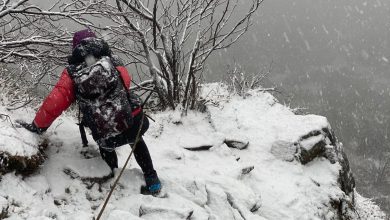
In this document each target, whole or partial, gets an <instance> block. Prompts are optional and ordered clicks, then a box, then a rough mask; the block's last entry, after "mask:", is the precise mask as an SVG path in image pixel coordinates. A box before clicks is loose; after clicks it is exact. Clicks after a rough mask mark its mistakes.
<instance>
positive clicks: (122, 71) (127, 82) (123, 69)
mask: <svg viewBox="0 0 390 220" xmlns="http://www.w3.org/2000/svg"><path fill="white" fill-rule="evenodd" d="M116 69H117V70H118V71H119V73H120V74H121V77H122V79H123V82H124V83H125V85H126V88H127V89H130V82H131V75H130V73H129V72H128V71H127V69H126V67H124V66H117V67H116Z"/></svg>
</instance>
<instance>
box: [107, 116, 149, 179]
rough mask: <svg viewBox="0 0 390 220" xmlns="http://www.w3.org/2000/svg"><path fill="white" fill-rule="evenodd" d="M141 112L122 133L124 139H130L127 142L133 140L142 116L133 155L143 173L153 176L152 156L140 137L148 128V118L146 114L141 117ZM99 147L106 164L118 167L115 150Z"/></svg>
mask: <svg viewBox="0 0 390 220" xmlns="http://www.w3.org/2000/svg"><path fill="white" fill-rule="evenodd" d="M142 114H143V113H140V114H138V115H137V116H135V117H134V124H133V126H132V127H131V129H129V130H128V131H126V132H125V133H124V134H123V138H124V139H126V140H131V141H129V142H135V139H136V137H137V133H138V131H139V129H140V126H141V119H142V118H143V124H142V128H141V130H140V139H139V141H138V143H137V146H136V148H135V150H134V156H135V160H136V161H137V163H138V165H139V166H140V167H141V169H142V171H143V173H144V175H145V176H154V175H156V171H155V170H154V168H153V162H152V158H151V157H150V153H149V150H148V147H147V146H146V143H145V141H144V139H143V138H142V135H143V134H144V133H145V132H146V131H147V130H148V128H149V120H148V118H147V117H146V116H144V117H142ZM130 146H131V147H134V144H133V143H131V144H130ZM99 149H100V155H101V156H102V158H103V159H104V160H105V161H106V163H107V164H108V166H110V167H111V169H113V168H118V157H117V155H116V152H115V150H112V151H109V150H107V149H104V148H99Z"/></svg>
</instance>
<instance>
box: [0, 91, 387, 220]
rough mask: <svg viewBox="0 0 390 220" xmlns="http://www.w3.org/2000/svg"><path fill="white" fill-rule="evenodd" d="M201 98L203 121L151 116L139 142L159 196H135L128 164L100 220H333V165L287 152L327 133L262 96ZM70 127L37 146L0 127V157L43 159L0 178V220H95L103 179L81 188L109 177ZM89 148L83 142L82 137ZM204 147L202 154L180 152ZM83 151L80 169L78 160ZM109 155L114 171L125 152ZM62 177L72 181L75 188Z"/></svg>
mask: <svg viewBox="0 0 390 220" xmlns="http://www.w3.org/2000/svg"><path fill="white" fill-rule="evenodd" d="M204 93H205V94H204V96H205V97H206V98H207V99H208V100H210V102H209V103H208V112H207V113H199V112H189V113H188V114H187V116H182V115H181V111H179V110H178V111H166V112H161V113H156V114H153V115H152V118H154V119H155V120H156V122H154V123H153V122H151V126H150V128H149V131H148V132H147V133H146V136H145V141H146V143H147V145H148V146H149V149H150V151H151V155H152V158H153V161H154V165H155V168H156V170H157V172H158V174H159V176H160V179H161V180H162V183H163V187H164V192H165V193H166V196H164V197H162V198H158V197H152V196H146V195H142V194H140V193H139V190H140V186H141V185H142V184H143V175H142V172H141V170H140V168H139V167H138V165H137V164H136V162H135V160H134V159H132V161H131V164H130V166H128V167H127V169H126V171H125V173H124V176H122V178H121V180H120V182H119V186H117V188H116V190H115V191H114V194H113V197H112V198H111V200H110V202H109V204H108V206H107V208H106V210H105V212H104V215H103V219H113V220H115V219H117V220H122V219H123V220H124V219H126V220H127V219H170V220H171V219H172V220H174V219H193V220H195V219H205V220H206V219H220V220H225V219H226V220H229V219H259V220H261V219H263V220H264V219H269V220H281V219H283V220H284V219H297V220H305V219H307V220H309V219H337V217H338V216H337V214H338V213H337V210H335V209H334V208H332V204H331V201H340V200H341V199H342V198H345V197H346V195H345V193H344V192H343V191H342V190H341V188H340V186H339V183H338V175H339V170H340V164H338V163H335V164H331V163H330V162H329V160H327V159H325V158H315V159H314V160H312V161H311V162H309V163H307V164H305V165H302V164H301V163H300V162H299V161H298V160H297V159H294V154H295V153H296V151H294V150H291V149H289V147H291V146H292V145H291V144H293V143H295V142H297V141H299V140H300V139H301V138H302V136H304V135H307V134H309V133H310V132H312V131H316V130H321V129H323V128H327V127H329V124H328V122H327V120H326V118H324V117H321V116H316V115H295V114H294V113H293V112H292V111H291V110H290V109H289V108H287V107H285V106H283V105H281V104H279V103H277V102H276V100H275V99H274V97H273V96H272V95H270V94H268V93H261V92H252V93H251V95H250V96H247V97H246V98H242V97H238V96H229V95H228V92H227V91H226V89H225V88H223V87H220V86H218V85H217V84H213V85H209V86H208V89H207V91H205V92H204ZM0 113H3V114H8V115H10V116H11V118H12V120H15V119H18V118H21V119H24V120H27V121H31V120H32V118H33V117H34V114H33V111H31V110H18V111H14V112H9V111H7V110H6V109H5V108H4V107H0ZM75 123H76V121H75V120H74V119H73V118H72V117H70V116H66V114H65V115H63V116H62V117H60V118H59V119H57V120H56V121H55V123H54V124H53V125H52V126H51V128H50V129H49V130H48V131H47V132H46V133H45V134H44V135H43V137H40V138H38V137H36V136H35V135H31V134H28V133H26V131H25V130H23V129H22V128H13V127H12V126H11V125H10V123H9V122H7V121H5V120H4V121H0V128H1V131H0V152H1V151H4V150H7V151H13V152H14V153H15V154H16V153H18V154H21V152H24V153H23V154H24V155H27V156H28V155H29V152H30V153H31V152H33V150H32V149H30V148H31V145H34V144H36V143H37V142H38V141H39V140H40V139H47V140H49V147H48V149H47V151H46V153H47V156H48V158H47V160H46V161H45V163H44V164H43V165H42V166H41V168H40V169H39V170H38V171H37V172H36V173H34V174H33V175H31V176H29V177H22V176H18V175H15V174H14V173H8V174H5V175H3V176H2V177H1V181H0V211H1V209H3V215H4V216H3V217H5V216H7V217H6V218H5V219H12V220H19V219H28V220H38V219H39V220H44V219H59V220H65V219H69V220H70V219H75V220H84V219H92V218H93V217H94V216H96V215H97V213H98V211H99V209H100V206H101V203H102V201H103V199H104V198H105V196H106V195H107V193H108V191H109V189H110V186H111V184H112V183H113V179H111V180H108V181H107V182H104V183H101V184H98V183H94V184H93V183H91V182H90V181H88V180H85V178H86V177H92V178H93V177H99V176H104V175H106V174H107V173H108V172H109V169H108V167H107V166H106V164H105V162H104V161H103V160H102V159H100V156H99V153H98V151H97V147H96V144H94V143H91V144H90V147H89V148H88V149H83V148H82V146H81V140H80V135H79V131H78V127H77V125H76V124H75ZM226 139H233V140H240V141H242V142H244V143H246V142H247V141H249V146H248V147H247V148H245V149H234V148H229V147H228V146H227V145H226V144H225V143H224V141H225V140H226ZM17 140H18V141H17ZM89 140H90V142H93V141H92V137H90V136H89ZM310 141H312V142H313V143H311V142H310ZM316 142H318V140H315V138H314V139H308V141H306V142H305V144H303V143H302V145H305V146H303V147H308V148H310V146H309V145H311V144H314V143H316ZM281 143H284V144H281ZM286 143H290V144H286ZM205 145H209V146H212V147H211V148H210V149H209V150H204V151H190V150H188V149H186V148H194V147H198V146H205ZM306 145H307V146H306ZM281 146H282V147H281ZM283 146H285V148H283ZM86 150H88V152H89V154H88V155H89V156H90V157H91V158H90V159H86V158H85V156H84V155H83V154H82V153H81V152H85V151H86ZM117 152H118V154H119V159H120V164H122V165H123V164H124V161H125V159H126V157H127V155H128V154H129V152H130V147H128V146H123V147H121V148H119V149H118V150H117ZM289 161H290V162H289ZM64 170H72V171H75V172H76V173H77V175H78V176H80V178H78V177H76V178H72V177H75V176H77V175H73V176H72V175H68V174H65V173H64ZM354 211H355V212H357V213H358V215H356V216H360V217H361V219H385V216H384V214H383V213H382V212H381V211H380V210H379V207H378V206H376V205H375V204H373V203H372V202H371V201H370V200H368V199H366V198H363V197H361V196H360V195H358V194H357V193H356V206H355V207H354ZM5 213H7V214H5ZM1 216H2V214H1V213H0V219H1V218H2V217H1Z"/></svg>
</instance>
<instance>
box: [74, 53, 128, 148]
mask: <svg viewBox="0 0 390 220" xmlns="http://www.w3.org/2000/svg"><path fill="white" fill-rule="evenodd" d="M68 70H69V71H68V72H69V74H70V75H71V78H72V80H73V82H74V87H75V95H76V100H77V102H78V104H79V109H80V112H81V113H82V115H83V116H82V119H81V126H85V127H88V128H89V129H90V130H91V131H92V136H93V139H94V140H95V141H96V142H97V143H98V145H99V147H103V148H111V146H106V145H105V140H107V139H109V138H111V137H115V136H116V135H119V134H121V133H123V132H124V131H126V130H128V129H129V128H130V127H131V126H132V124H133V117H132V114H131V113H132V106H133V105H132V103H131V98H130V94H129V91H128V89H127V88H126V87H125V84H124V82H123V79H122V77H121V76H120V73H119V71H118V70H117V69H116V66H115V65H114V62H113V60H112V58H111V57H110V56H102V57H101V58H100V59H98V60H97V59H96V58H95V57H94V56H93V55H88V56H86V57H85V61H84V62H82V63H81V64H78V65H70V66H69V67H68ZM80 132H81V135H82V139H83V144H84V145H85V141H86V137H83V133H84V135H85V131H83V129H81V127H80ZM84 138H85V140H84ZM86 143H88V142H86Z"/></svg>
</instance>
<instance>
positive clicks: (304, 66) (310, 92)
mask: <svg viewBox="0 0 390 220" xmlns="http://www.w3.org/2000/svg"><path fill="white" fill-rule="evenodd" d="M241 4H245V1H242V2H241ZM389 4H390V2H389V1H385V0H370V1H365V0H340V1H336V0H293V1H286V0H268V1H265V2H264V3H263V5H262V8H261V9H260V10H259V12H258V13H257V15H256V16H255V18H254V24H253V26H252V29H251V30H250V31H249V33H247V35H245V36H244V38H243V39H241V41H240V42H239V43H237V44H236V45H234V46H233V47H231V48H230V49H229V50H227V51H222V52H220V53H219V54H217V55H216V56H214V57H213V58H211V59H212V60H211V62H209V66H208V68H209V71H208V73H207V76H206V80H207V81H221V78H222V77H225V78H226V72H227V66H228V65H233V64H234V63H235V62H236V63H238V64H240V65H241V66H242V67H243V69H244V70H245V71H246V72H248V73H255V72H259V71H260V70H261V69H263V68H264V66H267V65H269V64H270V63H273V69H272V72H271V75H270V77H269V79H270V81H271V82H273V84H275V85H276V86H277V87H278V88H279V89H280V90H281V91H283V94H282V95H279V96H278V97H279V99H280V101H281V102H283V103H286V104H288V105H290V106H291V107H292V108H296V107H302V108H306V109H304V110H303V111H304V112H305V113H314V114H320V115H324V116H326V117H327V118H328V119H329V121H330V123H331V125H332V128H333V129H334V130H335V132H336V135H337V137H338V138H339V140H340V141H341V142H343V144H344V148H345V151H346V153H347V154H348V157H349V160H350V163H351V167H352V171H353V172H354V175H355V178H356V183H357V190H358V191H359V192H360V193H361V194H363V195H364V196H367V197H370V198H373V199H374V200H375V201H376V202H377V203H378V204H379V205H380V206H381V208H382V209H384V210H385V211H386V212H387V213H388V214H390V199H389V195H390V184H389V180H390V164H389V163H390V161H389V152H390V147H389V146H388V138H389V122H390V121H389V116H390V97H389V95H390V92H389V81H390V73H389V67H390V66H389V65H390V63H389V60H390V48H389V46H390V45H389V28H390V19H389V18H390V13H389ZM240 13H243V11H242V12H240ZM297 129H299V128H297ZM264 169H266V167H264Z"/></svg>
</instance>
